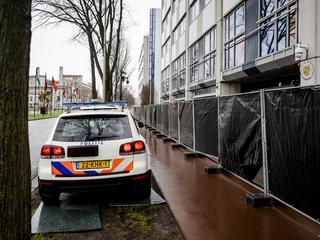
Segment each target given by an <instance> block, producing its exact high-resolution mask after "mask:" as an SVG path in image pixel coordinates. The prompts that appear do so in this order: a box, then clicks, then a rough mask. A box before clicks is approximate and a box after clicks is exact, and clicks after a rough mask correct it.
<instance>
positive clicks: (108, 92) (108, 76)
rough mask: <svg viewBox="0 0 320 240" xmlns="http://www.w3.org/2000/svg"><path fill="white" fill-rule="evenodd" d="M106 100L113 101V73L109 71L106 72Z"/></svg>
mask: <svg viewBox="0 0 320 240" xmlns="http://www.w3.org/2000/svg"><path fill="white" fill-rule="evenodd" d="M106 85H107V86H106V95H105V96H106V99H105V100H106V102H112V93H113V91H112V73H110V71H108V72H107V73H106Z"/></svg>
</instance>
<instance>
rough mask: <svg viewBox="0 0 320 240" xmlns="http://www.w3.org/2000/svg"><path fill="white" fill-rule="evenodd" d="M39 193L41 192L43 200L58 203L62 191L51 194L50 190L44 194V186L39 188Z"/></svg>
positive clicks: (47, 202) (46, 202)
mask: <svg viewBox="0 0 320 240" xmlns="http://www.w3.org/2000/svg"><path fill="white" fill-rule="evenodd" d="M44 192H45V191H44ZM39 194H40V197H41V200H42V202H43V203H45V204H57V203H59V197H60V193H58V192H55V193H50V194H48V192H46V193H45V194H44V193H43V190H42V188H39Z"/></svg>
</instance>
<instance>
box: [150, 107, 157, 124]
mask: <svg viewBox="0 0 320 240" xmlns="http://www.w3.org/2000/svg"><path fill="white" fill-rule="evenodd" d="M151 115H152V127H153V128H154V129H155V128H156V125H157V109H156V106H152V107H151Z"/></svg>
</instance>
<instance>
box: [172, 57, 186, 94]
mask: <svg viewBox="0 0 320 240" xmlns="http://www.w3.org/2000/svg"><path fill="white" fill-rule="evenodd" d="M171 72H172V89H180V88H183V87H184V86H185V84H186V54H185V53H183V54H182V55H181V56H180V57H178V58H177V59H176V60H175V61H174V62H173V63H172V65H171Z"/></svg>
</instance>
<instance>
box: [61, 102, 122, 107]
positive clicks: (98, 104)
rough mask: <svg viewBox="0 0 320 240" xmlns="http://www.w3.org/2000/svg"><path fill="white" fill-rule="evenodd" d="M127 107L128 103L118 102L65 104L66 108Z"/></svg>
mask: <svg viewBox="0 0 320 240" xmlns="http://www.w3.org/2000/svg"><path fill="white" fill-rule="evenodd" d="M101 105H103V106H127V105H128V102H127V101H116V102H67V103H63V106H66V107H83V106H101Z"/></svg>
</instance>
